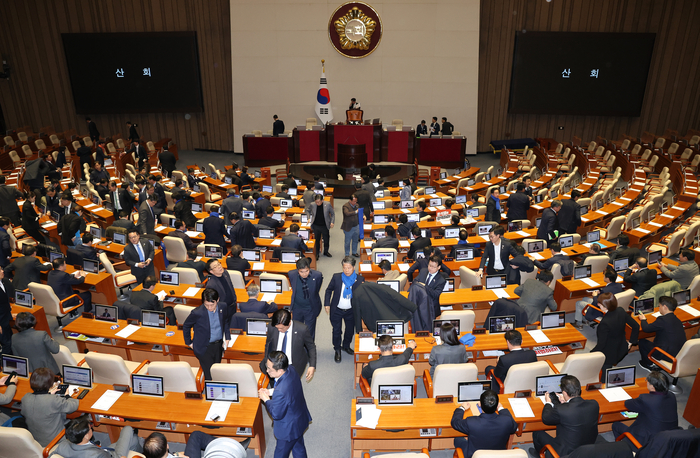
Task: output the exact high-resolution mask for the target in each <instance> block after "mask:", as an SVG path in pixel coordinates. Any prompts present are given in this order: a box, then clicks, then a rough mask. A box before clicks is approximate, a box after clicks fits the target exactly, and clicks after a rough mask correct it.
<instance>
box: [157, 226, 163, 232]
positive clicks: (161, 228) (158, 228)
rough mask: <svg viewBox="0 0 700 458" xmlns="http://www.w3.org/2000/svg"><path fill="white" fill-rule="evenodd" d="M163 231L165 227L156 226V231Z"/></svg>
mask: <svg viewBox="0 0 700 458" xmlns="http://www.w3.org/2000/svg"><path fill="white" fill-rule="evenodd" d="M162 230H165V226H157V227H156V231H162Z"/></svg>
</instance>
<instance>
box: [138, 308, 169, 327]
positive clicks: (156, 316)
mask: <svg viewBox="0 0 700 458" xmlns="http://www.w3.org/2000/svg"><path fill="white" fill-rule="evenodd" d="M166 321H167V320H166V319H165V312H156V311H153V310H141V325H142V326H144V327H147V328H161V329H165V325H166Z"/></svg>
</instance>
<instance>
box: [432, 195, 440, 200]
mask: <svg viewBox="0 0 700 458" xmlns="http://www.w3.org/2000/svg"><path fill="white" fill-rule="evenodd" d="M430 197H432V198H433V199H437V198H438V197H440V196H438V195H437V194H430Z"/></svg>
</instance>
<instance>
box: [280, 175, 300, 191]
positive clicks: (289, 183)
mask: <svg viewBox="0 0 700 458" xmlns="http://www.w3.org/2000/svg"><path fill="white" fill-rule="evenodd" d="M295 178H296V177H295V176H294V174H291V173H290V174H289V175H288V176H287V178H285V179H284V180H282V183H284V184H286V185H287V189H291V188H296V187H297V182H296V180H295Z"/></svg>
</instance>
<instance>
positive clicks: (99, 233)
mask: <svg viewBox="0 0 700 458" xmlns="http://www.w3.org/2000/svg"><path fill="white" fill-rule="evenodd" d="M90 234H92V236H93V237H95V238H96V239H101V238H102V229H101V228H99V227H95V226H90Z"/></svg>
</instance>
